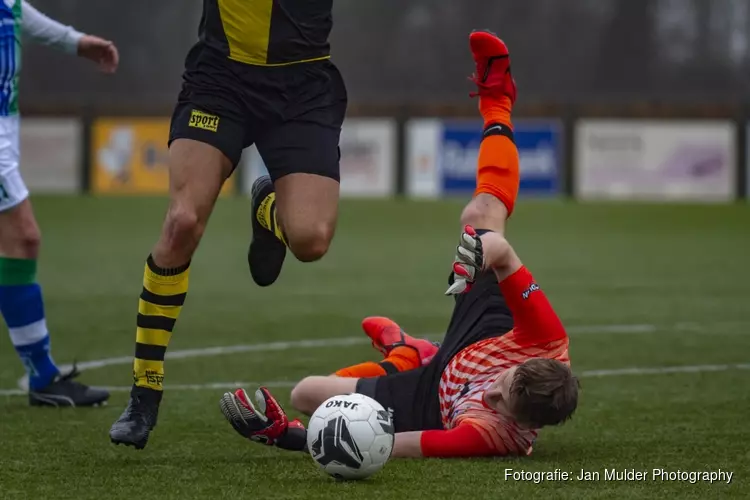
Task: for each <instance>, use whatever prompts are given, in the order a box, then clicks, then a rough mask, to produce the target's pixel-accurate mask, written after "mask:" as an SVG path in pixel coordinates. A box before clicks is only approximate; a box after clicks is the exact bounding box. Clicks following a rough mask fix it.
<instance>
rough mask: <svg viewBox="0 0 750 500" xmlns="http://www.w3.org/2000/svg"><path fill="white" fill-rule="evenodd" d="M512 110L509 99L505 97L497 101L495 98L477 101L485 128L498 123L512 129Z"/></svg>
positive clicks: (484, 98) (483, 98)
mask: <svg viewBox="0 0 750 500" xmlns="http://www.w3.org/2000/svg"><path fill="white" fill-rule="evenodd" d="M512 109H513V103H512V102H511V100H510V97H507V96H503V97H501V98H499V99H497V98H495V97H482V98H480V99H479V112H480V113H482V118H483V119H484V126H485V127H486V126H487V125H489V124H491V123H500V124H502V125H507V126H509V127H510V128H513V124H512V123H511V120H510V112H511V110H512Z"/></svg>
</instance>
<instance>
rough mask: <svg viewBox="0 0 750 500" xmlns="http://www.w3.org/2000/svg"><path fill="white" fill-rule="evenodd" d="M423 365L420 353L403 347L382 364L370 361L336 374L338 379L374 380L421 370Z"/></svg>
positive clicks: (398, 348)
mask: <svg viewBox="0 0 750 500" xmlns="http://www.w3.org/2000/svg"><path fill="white" fill-rule="evenodd" d="M421 365H422V362H421V360H420V359H419V353H417V351H416V349H412V348H411V347H407V346H401V347H397V348H395V349H394V350H392V351H391V354H390V355H389V356H388V357H387V358H385V359H384V360H383V361H381V362H380V363H374V362H372V361H368V362H366V363H360V364H358V365H354V366H349V367H347V368H342V369H341V370H339V371H337V372H336V376H337V377H351V378H374V377H381V376H383V375H388V374H390V373H396V372H405V371H408V370H413V369H414V368H419V367H420V366H421Z"/></svg>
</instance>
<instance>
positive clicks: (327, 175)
mask: <svg viewBox="0 0 750 500" xmlns="http://www.w3.org/2000/svg"><path fill="white" fill-rule="evenodd" d="M332 3H333V0H306V1H304V2H302V1H298V0H252V1H248V0H204V1H203V16H202V18H201V21H200V26H199V40H198V42H197V43H196V44H195V46H194V47H193V48H192V49H191V50H190V52H189V53H188V55H187V58H186V61H185V72H184V74H183V85H182V91H181V92H180V94H179V97H178V99H177V105H176V107H175V110H174V114H173V115H172V123H171V131H170V137H169V178H170V204H169V209H168V211H167V215H166V220H165V221H164V225H163V228H162V231H161V236H160V237H159V240H158V242H157V243H156V245H155V247H154V248H153V250H152V252H151V254H150V255H149V256H148V258H147V260H146V265H145V269H144V275H143V291H142V292H141V295H140V300H139V302H138V317H137V323H136V327H137V329H136V345H135V360H134V364H133V381H134V384H133V388H132V391H131V398H130V402H129V404H128V406H127V408H126V409H125V411H124V412H123V413H122V415H121V416H120V418H119V419H118V420H117V421H116V422H115V423H114V424H113V425H112V428H111V430H110V438H111V440H112V442H114V443H116V444H120V443H122V444H126V445H131V446H135V447H136V448H139V449H140V448H143V447H144V446H146V443H147V441H148V437H149V433H150V432H151V430H152V429H153V428H154V426H155V425H156V421H157V414H158V409H159V405H160V403H161V399H162V389H163V380H164V357H165V353H166V350H167V346H168V345H169V341H170V339H171V336H172V331H173V329H174V326H175V323H176V321H177V318H178V316H179V314H180V311H181V309H182V306H183V304H184V302H185V297H186V294H187V292H188V276H189V273H190V262H191V259H192V257H193V254H194V253H195V251H196V249H197V247H198V244H199V242H200V240H201V238H202V236H203V233H204V230H205V228H206V225H207V223H208V219H209V216H210V215H211V212H212V211H213V207H214V204H215V203H216V199H217V197H218V195H219V192H220V191H221V188H222V186H223V184H224V182H225V181H226V179H227V178H228V177H229V176H230V175H231V174H232V172H233V171H234V169H235V167H236V166H237V164H238V162H239V161H240V156H241V154H242V151H243V149H245V148H246V147H248V146H250V145H251V144H253V143H254V144H255V145H256V146H257V147H258V151H259V152H260V154H261V156H262V158H263V160H264V162H265V164H266V166H267V168H268V171H269V173H270V177H269V176H265V177H261V178H260V179H258V180H257V181H256V182H255V184H254V185H253V189H252V229H253V236H252V241H251V244H250V249H249V251H248V263H249V265H250V272H251V274H252V277H253V279H254V280H255V282H256V283H257V284H258V285H260V286H268V285H271V284H272V283H273V282H274V281H275V280H276V279H277V277H278V276H279V273H280V272H281V267H282V264H283V261H284V258H285V255H286V251H287V248H289V250H291V252H292V253H293V254H294V255H295V257H296V258H297V259H299V260H301V261H305V262H309V261H314V260H317V259H320V258H321V257H322V256H323V255H324V254H325V253H326V252H327V250H328V246H329V244H330V242H331V239H332V238H333V233H334V229H335V226H336V218H337V213H338V199H339V149H338V146H339V136H340V133H341V125H342V123H343V120H344V115H345V112H346V106H347V94H346V88H345V86H344V82H343V80H342V78H341V75H340V73H339V71H338V70H337V69H336V66H334V64H333V63H332V62H331V61H330V50H329V42H328V36H329V32H330V30H331V26H332V14H331V9H332Z"/></svg>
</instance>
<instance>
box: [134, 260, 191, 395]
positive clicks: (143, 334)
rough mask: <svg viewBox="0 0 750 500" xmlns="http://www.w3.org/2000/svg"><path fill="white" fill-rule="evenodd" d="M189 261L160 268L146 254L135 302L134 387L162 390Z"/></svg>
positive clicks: (185, 293) (185, 287) (187, 274)
mask: <svg viewBox="0 0 750 500" xmlns="http://www.w3.org/2000/svg"><path fill="white" fill-rule="evenodd" d="M189 276H190V263H189V262H188V263H187V264H185V265H184V266H180V267H177V268H174V269H162V268H160V267H159V266H157V265H156V264H155V263H154V259H153V257H151V256H150V255H149V256H148V260H147V261H146V268H145V269H144V271H143V291H142V292H141V298H140V300H139V301H138V321H137V326H138V329H137V330H136V340H135V359H134V361H133V383H134V384H135V386H136V387H145V388H148V389H153V390H156V391H161V390H162V385H163V383H164V355H165V354H166V352H167V346H168V345H169V340H170V338H171V337H172V329H173V328H174V325H175V323H176V322H177V317H178V316H179V315H180V311H182V305H183V304H184V303H185V297H186V296H187V290H188V278H189Z"/></svg>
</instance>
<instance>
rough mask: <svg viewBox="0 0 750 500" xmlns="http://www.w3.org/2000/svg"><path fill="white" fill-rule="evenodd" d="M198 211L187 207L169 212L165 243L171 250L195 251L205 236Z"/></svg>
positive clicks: (172, 209)
mask: <svg viewBox="0 0 750 500" xmlns="http://www.w3.org/2000/svg"><path fill="white" fill-rule="evenodd" d="M203 230H204V224H202V223H201V221H200V219H199V217H198V213H197V211H196V210H194V209H192V208H190V207H187V206H177V207H173V208H171V209H170V210H169V213H168V214H167V220H166V222H165V224H164V241H165V242H166V243H167V245H168V246H169V247H170V249H174V250H181V249H194V247H195V246H197V244H198V241H199V240H200V237H201V235H202V234H203Z"/></svg>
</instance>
